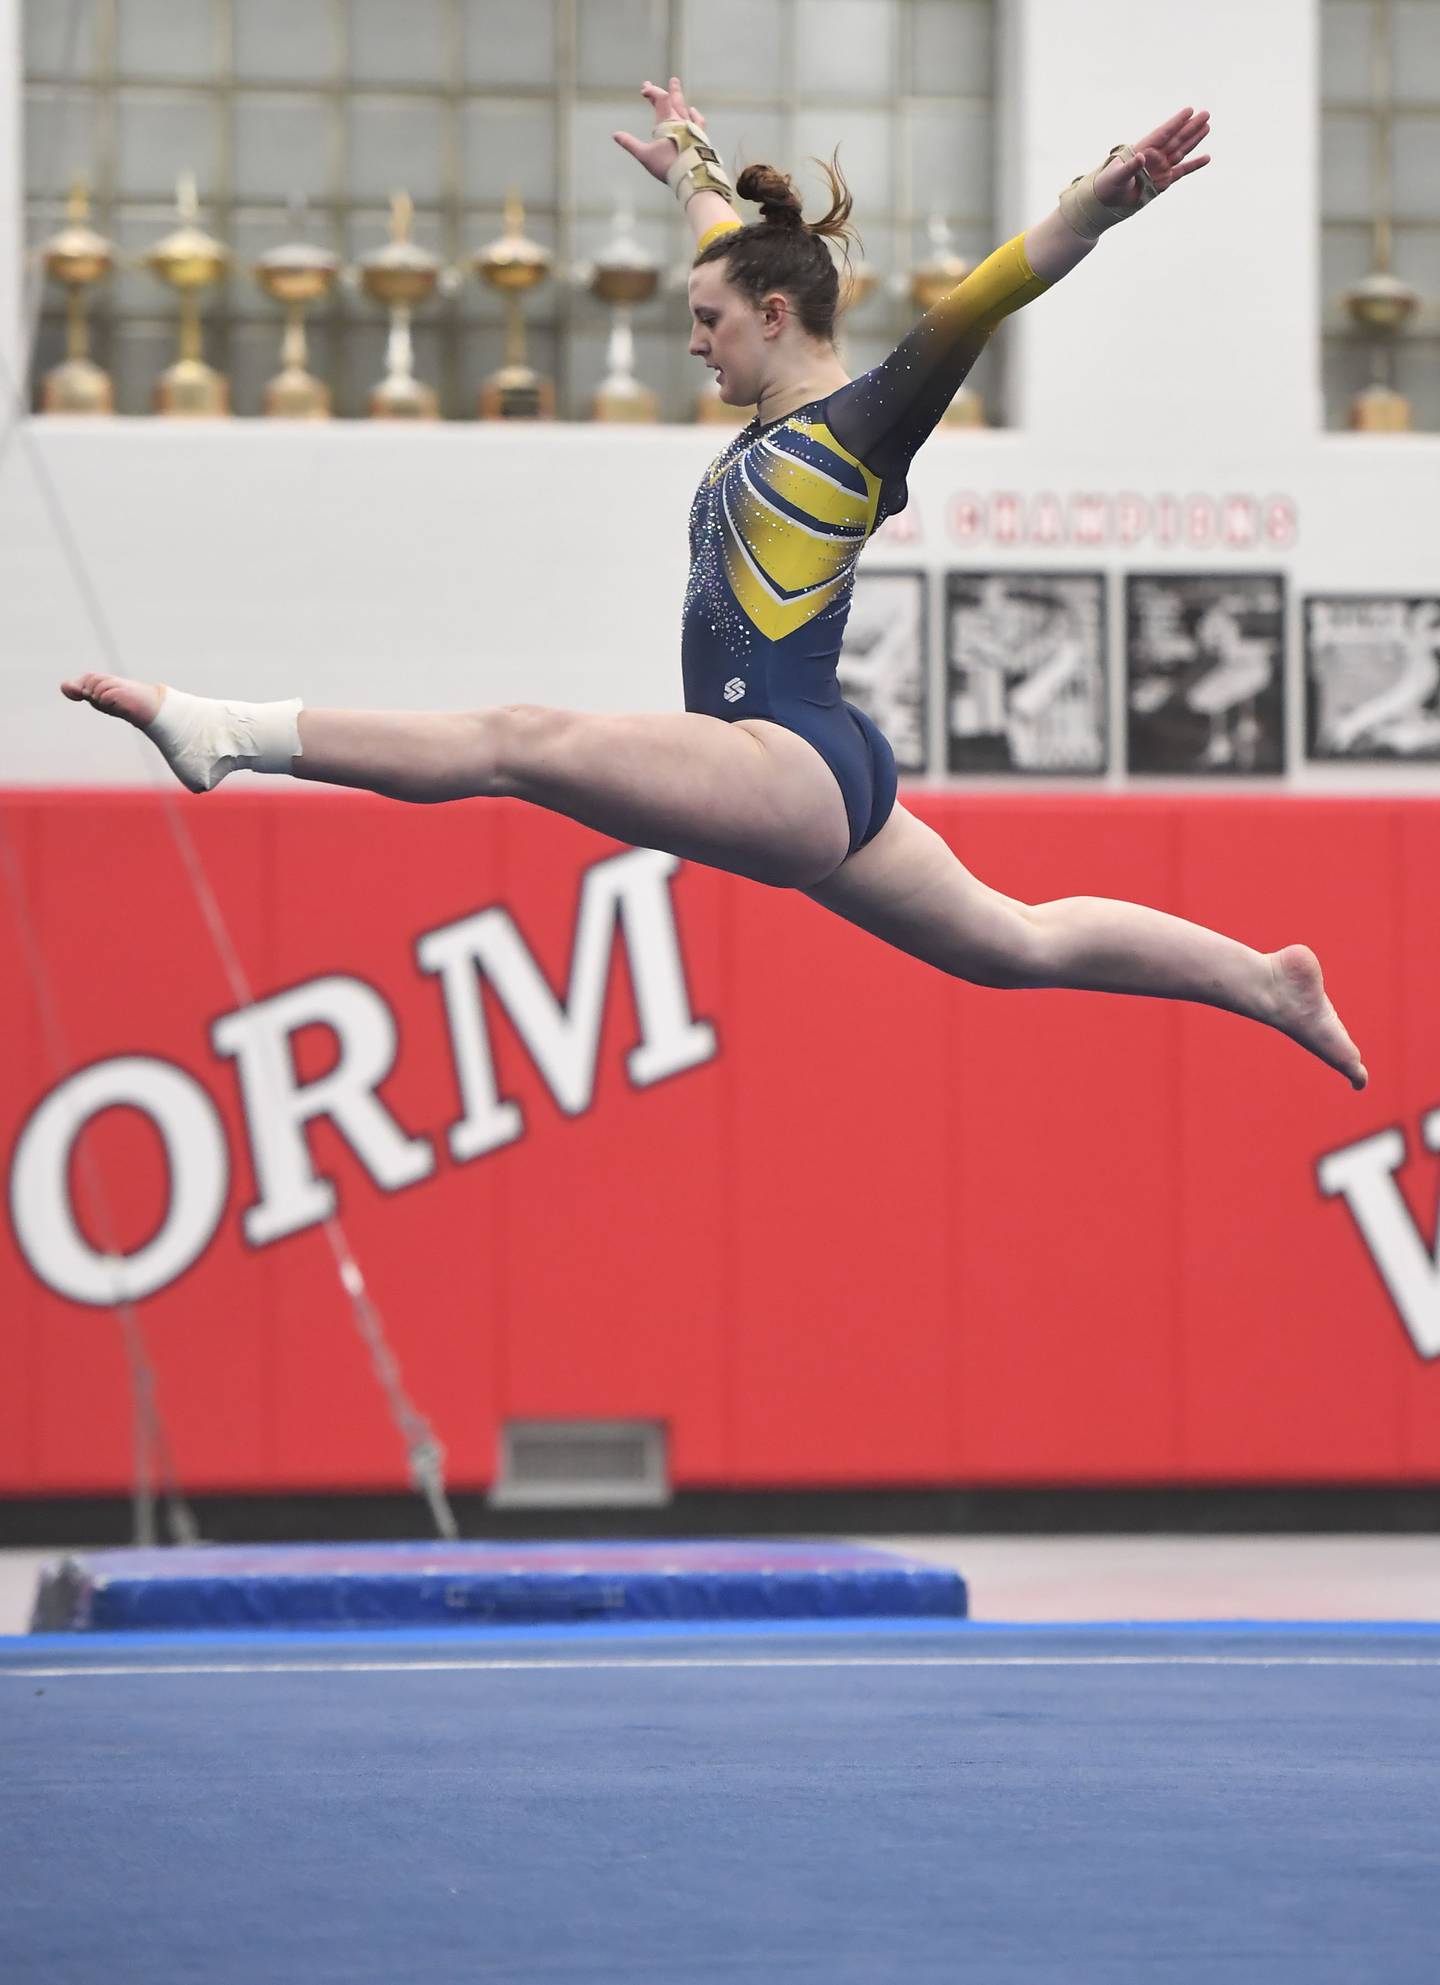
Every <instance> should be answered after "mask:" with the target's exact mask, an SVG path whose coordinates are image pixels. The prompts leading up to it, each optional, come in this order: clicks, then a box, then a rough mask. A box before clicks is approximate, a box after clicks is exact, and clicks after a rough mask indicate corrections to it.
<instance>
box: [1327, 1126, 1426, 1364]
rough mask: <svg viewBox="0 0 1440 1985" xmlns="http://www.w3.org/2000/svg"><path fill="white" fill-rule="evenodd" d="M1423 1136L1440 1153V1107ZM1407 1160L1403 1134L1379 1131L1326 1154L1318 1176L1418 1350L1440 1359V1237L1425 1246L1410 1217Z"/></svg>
mask: <svg viewBox="0 0 1440 1985" xmlns="http://www.w3.org/2000/svg"><path fill="white" fill-rule="evenodd" d="M1420 1135H1421V1137H1422V1138H1423V1139H1424V1141H1425V1146H1426V1149H1427V1150H1430V1151H1440V1109H1436V1110H1431V1111H1430V1112H1429V1114H1428V1115H1427V1116H1425V1117H1423V1118H1422V1119H1421V1123H1420ZM1404 1162H1405V1137H1404V1133H1403V1132H1401V1131H1398V1130H1379V1131H1376V1133H1375V1134H1374V1136H1373V1137H1362V1138H1361V1140H1360V1142H1359V1143H1358V1144H1347V1145H1346V1146H1345V1148H1344V1150H1342V1151H1331V1152H1328V1153H1327V1154H1326V1156H1325V1157H1323V1158H1321V1159H1320V1160H1319V1162H1318V1164H1317V1165H1316V1167H1315V1172H1316V1176H1317V1178H1318V1179H1319V1181H1320V1190H1321V1192H1323V1193H1324V1194H1325V1195H1326V1196H1327V1197H1333V1196H1334V1195H1336V1194H1339V1195H1340V1196H1341V1197H1343V1199H1344V1201H1345V1204H1346V1205H1347V1206H1348V1207H1349V1208H1350V1211H1351V1213H1352V1215H1353V1216H1354V1220H1355V1225H1356V1226H1357V1227H1358V1228H1359V1229H1360V1237H1361V1239H1362V1240H1363V1241H1364V1243H1365V1245H1366V1247H1367V1248H1368V1249H1369V1250H1370V1256H1371V1259H1372V1260H1373V1261H1374V1263H1375V1266H1376V1267H1377V1268H1378V1269H1379V1271H1380V1275H1381V1278H1382V1280H1383V1281H1384V1284H1385V1287H1386V1288H1387V1289H1388V1290H1389V1292H1390V1300H1391V1301H1392V1302H1393V1303H1394V1305H1395V1307H1396V1309H1397V1310H1398V1311H1399V1312H1400V1318H1401V1321H1402V1322H1403V1323H1404V1325H1405V1328H1406V1329H1407V1330H1408V1331H1409V1333H1410V1336H1411V1339H1412V1341H1413V1343H1414V1345H1415V1349H1416V1350H1417V1351H1418V1352H1419V1353H1420V1356H1421V1357H1422V1358H1434V1357H1440V1235H1437V1238H1436V1242H1435V1244H1434V1245H1433V1246H1431V1247H1427V1246H1426V1244H1425V1241H1424V1238H1423V1237H1422V1235H1421V1234H1420V1232H1419V1231H1418V1229H1417V1228H1416V1225H1415V1222H1414V1220H1413V1219H1412V1218H1411V1215H1410V1208H1409V1207H1408V1206H1407V1205H1406V1204H1405V1197H1404V1194H1403V1193H1402V1192H1401V1190H1400V1187H1399V1184H1398V1182H1397V1180H1396V1177H1395V1174H1396V1172H1397V1171H1398V1170H1399V1168H1400V1166H1401V1165H1403V1164H1404Z"/></svg>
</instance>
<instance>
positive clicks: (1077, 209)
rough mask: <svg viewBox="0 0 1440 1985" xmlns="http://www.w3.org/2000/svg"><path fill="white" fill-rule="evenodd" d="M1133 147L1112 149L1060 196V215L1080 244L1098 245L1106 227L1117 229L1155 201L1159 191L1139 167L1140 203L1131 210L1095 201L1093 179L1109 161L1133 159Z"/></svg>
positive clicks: (1121, 146) (1125, 146) (1130, 208)
mask: <svg viewBox="0 0 1440 1985" xmlns="http://www.w3.org/2000/svg"><path fill="white" fill-rule="evenodd" d="M1134 156H1135V149H1134V147H1133V146H1132V145H1115V146H1112V148H1111V149H1110V150H1109V151H1108V152H1107V153H1106V154H1105V158H1104V160H1103V161H1102V163H1101V164H1099V165H1097V166H1096V168H1095V171H1094V172H1087V173H1084V174H1082V175H1081V177H1080V178H1079V179H1072V180H1071V182H1070V184H1069V185H1068V186H1067V187H1065V189H1064V190H1063V192H1062V193H1061V195H1060V211H1061V213H1062V214H1063V215H1064V216H1065V221H1066V224H1067V225H1068V226H1069V227H1071V228H1072V229H1073V230H1074V232H1075V233H1076V234H1078V235H1079V236H1080V239H1081V240H1082V241H1098V240H1099V239H1100V237H1101V235H1102V234H1103V233H1104V232H1105V230H1106V228H1108V227H1116V226H1118V224H1119V223H1120V222H1121V221H1128V220H1129V218H1130V216H1131V215H1132V214H1138V213H1139V211H1140V209H1141V208H1142V207H1146V206H1148V205H1149V204H1150V202H1151V201H1152V200H1155V199H1158V198H1159V195H1160V188H1159V187H1158V186H1157V185H1156V184H1155V181H1154V180H1153V179H1152V178H1151V177H1150V175H1149V173H1148V172H1147V171H1146V170H1145V168H1144V166H1143V165H1142V166H1141V168H1140V184H1139V195H1140V197H1139V199H1137V200H1136V202H1135V204H1134V206H1133V207H1107V206H1106V205H1105V204H1104V203H1103V201H1101V200H1098V199H1096V197H1095V177H1096V174H1097V173H1101V172H1103V171H1104V170H1105V167H1106V166H1107V165H1109V163H1110V161H1111V159H1133V158H1134Z"/></svg>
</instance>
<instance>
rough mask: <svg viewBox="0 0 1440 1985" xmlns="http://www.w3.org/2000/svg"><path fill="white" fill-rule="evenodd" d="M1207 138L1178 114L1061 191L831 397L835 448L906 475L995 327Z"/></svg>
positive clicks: (1192, 161)
mask: <svg viewBox="0 0 1440 1985" xmlns="http://www.w3.org/2000/svg"><path fill="white" fill-rule="evenodd" d="M1208 130H1209V118H1208V114H1207V113H1206V112H1205V111H1203V110H1201V111H1195V110H1191V109H1189V108H1188V107H1187V108H1186V109H1184V110H1179V111H1177V112H1176V113H1175V115H1174V116H1173V117H1169V118H1167V119H1166V121H1165V122H1164V123H1163V124H1161V125H1158V126H1157V127H1156V129H1155V130H1154V131H1152V132H1150V133H1149V134H1148V136H1146V137H1144V138H1141V139H1140V140H1139V141H1138V143H1137V144H1136V145H1135V146H1133V147H1131V146H1128V145H1127V146H1123V147H1122V146H1117V147H1116V151H1115V152H1114V153H1113V154H1112V155H1111V156H1110V157H1109V158H1108V159H1106V161H1105V163H1104V165H1102V166H1101V167H1100V168H1099V169H1098V170H1097V171H1096V172H1094V173H1093V174H1090V175H1087V176H1086V177H1085V178H1084V179H1082V180H1077V181H1076V182H1075V183H1074V184H1073V185H1072V186H1070V187H1068V188H1066V190H1065V192H1064V193H1062V195H1061V198H1060V204H1059V206H1057V207H1056V208H1055V210H1054V212H1053V213H1050V214H1048V215H1046V217H1045V219H1044V220H1042V221H1039V222H1037V223H1036V224H1035V226H1034V227H1031V228H1027V229H1026V231H1025V232H1024V233H1023V234H1017V235H1016V236H1015V237H1014V239H1013V240H1011V241H1007V242H1006V243H1005V244H1004V246H1003V247H1000V248H997V249H996V250H995V251H994V252H993V254H990V255H988V256H986V258H985V260H984V261H983V262H982V263H981V264H980V265H979V267H978V268H976V269H973V270H972V271H971V272H970V274H969V275H968V276H966V278H965V280H964V281H963V282H962V283H960V284H959V285H958V286H957V287H956V288H955V289H953V290H951V292H950V294H949V295H948V296H946V297H942V299H941V300H940V302H939V303H938V304H936V306H935V308H934V309H933V310H930V311H927V313H926V314H925V316H924V317H922V318H921V320H920V322H919V323H918V324H917V325H916V326H915V328H914V329H913V330H912V331H911V332H909V333H908V335H907V336H906V337H904V338H903V339H902V340H901V342H900V343H899V345H897V347H896V348H895V350H894V351H893V352H892V353H891V354H890V356H889V358H887V359H885V360H884V361H883V363H882V364H880V365H877V366H876V367H875V368H874V370H873V371H871V372H867V373H865V374H863V375H862V376H861V377H860V378H859V379H854V380H852V381H851V382H850V384H849V385H848V386H844V387H842V388H841V389H840V391H839V392H838V393H836V394H835V395H834V396H833V397H832V398H831V400H830V403H829V406H828V408H827V419H828V422H829V425H830V429H831V432H832V433H833V434H834V435H835V437H836V439H837V440H838V441H839V442H840V443H841V444H842V445H843V446H844V447H846V448H848V449H849V450H850V451H851V452H852V453H853V454H854V455H856V456H857V457H858V458H859V459H860V460H861V461H862V462H863V463H864V464H865V466H866V467H867V468H869V469H872V470H873V471H874V472H875V474H876V475H881V476H899V475H903V474H904V472H905V469H906V468H907V466H908V465H909V463H910V460H911V458H912V457H913V456H914V454H915V451H916V450H917V449H918V448H919V446H920V444H921V442H922V441H924V439H925V438H926V436H927V435H928V434H930V433H931V432H932V431H933V429H934V428H935V427H936V425H937V424H938V423H939V421H940V418H941V416H942V415H943V414H944V412H945V409H946V408H947V407H948V406H949V404H950V402H951V400H952V399H953V398H954V397H955V394H956V392H957V391H958V390H959V388H960V386H961V384H962V383H963V382H964V379H965V376H966V374H967V373H968V372H969V371H970V368H971V366H973V365H974V363H975V360H976V359H977V358H978V357H979V355H980V353H981V351H982V350H983V349H984V346H985V343H986V340H987V339H988V338H989V336H990V333H991V332H992V331H993V330H994V329H995V326H996V325H997V324H998V323H1000V322H1001V320H1002V319H1003V318H1006V317H1008V316H1009V315H1010V314H1011V313H1012V312H1013V311H1016V310H1019V309H1021V308H1022V307H1023V306H1024V305H1025V304H1027V303H1029V302H1031V301H1032V300H1033V299H1034V298H1035V297H1037V296H1040V295H1041V294H1042V293H1043V292H1044V291H1045V290H1047V289H1049V288H1051V287H1052V285H1053V284H1055V283H1057V282H1059V280H1060V279H1061V277H1062V276H1065V275H1068V274H1069V272H1070V270H1071V269H1073V268H1074V267H1075V266H1076V264H1077V263H1079V262H1082V261H1083V260H1084V259H1085V257H1086V256H1087V255H1088V254H1089V253H1090V251H1091V249H1093V248H1094V246H1095V244H1096V242H1097V241H1098V240H1099V238H1100V235H1101V233H1102V232H1104V231H1105V230H1106V229H1107V228H1109V227H1113V226H1114V225H1116V224H1117V222H1119V221H1121V220H1124V219H1126V218H1127V217H1128V216H1129V214H1131V213H1132V212H1134V211H1135V209H1136V208H1137V207H1139V206H1141V205H1143V204H1144V203H1145V202H1146V201H1148V200H1151V199H1154V198H1155V196H1156V195H1157V194H1159V193H1162V192H1164V190H1165V189H1166V187H1168V186H1170V185H1172V184H1173V183H1174V182H1175V180H1177V179H1182V178H1184V176H1185V175H1186V174H1187V173H1190V172H1195V171H1198V170H1199V168H1200V167H1201V166H1203V165H1205V164H1207V163H1208V157H1206V156H1201V157H1200V158H1191V157H1190V154H1191V153H1192V152H1193V151H1194V149H1195V147H1196V146H1197V145H1198V144H1199V143H1200V142H1201V140H1202V139H1203V138H1204V136H1205V134H1206V132H1207V131H1208ZM1122 154H1124V155H1123V156H1122Z"/></svg>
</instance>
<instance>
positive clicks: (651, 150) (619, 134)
mask: <svg viewBox="0 0 1440 1985" xmlns="http://www.w3.org/2000/svg"><path fill="white" fill-rule="evenodd" d="M640 94H641V96H643V97H644V99H645V101H646V102H647V103H648V104H649V106H650V108H651V110H652V111H653V112H654V113H655V122H656V123H657V124H666V123H669V122H670V120H671V119H672V118H677V117H678V118H680V119H682V120H683V119H685V118H687V117H688V118H689V120H690V122H691V123H692V124H698V125H699V126H700V129H701V130H702V131H703V130H704V129H705V119H704V117H703V115H702V114H701V112H700V111H698V110H693V109H691V108H690V106H689V105H688V104H687V103H686V101H685V92H684V90H683V89H682V88H681V86H680V78H679V77H678V76H672V77H671V78H670V87H669V89H668V90H662V89H661V88H660V86H659V85H658V84H657V83H642V84H641V86H640ZM612 135H613V136H614V139H615V142H616V144H617V145H618V146H619V147H620V149H621V150H622V151H625V152H629V154H630V156H631V158H632V159H639V161H640V163H641V165H643V166H644V168H645V170H646V171H647V172H648V173H649V174H650V176H651V177H652V178H653V179H659V180H662V181H663V180H664V177H665V175H666V173H667V172H668V171H669V170H670V168H671V166H672V165H674V163H675V159H676V155H677V147H676V144H675V140H674V139H673V138H635V137H632V136H631V134H630V133H629V132H628V131H616V132H614V133H613V134H612Z"/></svg>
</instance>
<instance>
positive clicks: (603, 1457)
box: [490, 1420, 670, 1509]
mask: <svg viewBox="0 0 1440 1985" xmlns="http://www.w3.org/2000/svg"><path fill="white" fill-rule="evenodd" d="M665 1450H666V1443H665V1428H664V1426H663V1425H662V1424H661V1423H660V1422H659V1421H655V1420H507V1421H506V1422H505V1424H504V1426H503V1427H502V1428H501V1430H500V1468H499V1473H498V1476H497V1478H496V1481H495V1484H494V1486H493V1488H492V1489H491V1491H490V1501H491V1503H492V1504H495V1505H496V1506H497V1507H502V1508H506V1509H544V1508H550V1509H556V1508H567V1507H568V1508H587V1507H588V1508H592V1509H593V1508H604V1507H606V1506H610V1507H618V1506H634V1505H635V1504H639V1503H651V1504H654V1503H665V1502H668V1501H669V1500H670V1472H669V1468H668V1465H667V1456H666V1451H665Z"/></svg>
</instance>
